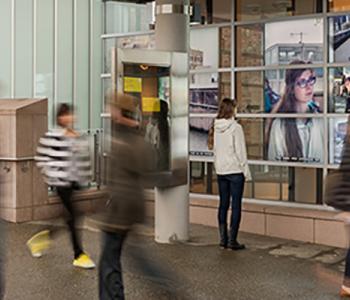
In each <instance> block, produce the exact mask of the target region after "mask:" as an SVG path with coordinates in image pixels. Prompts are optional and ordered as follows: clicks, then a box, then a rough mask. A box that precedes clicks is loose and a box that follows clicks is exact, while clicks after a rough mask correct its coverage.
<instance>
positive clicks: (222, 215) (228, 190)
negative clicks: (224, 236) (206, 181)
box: [217, 173, 245, 244]
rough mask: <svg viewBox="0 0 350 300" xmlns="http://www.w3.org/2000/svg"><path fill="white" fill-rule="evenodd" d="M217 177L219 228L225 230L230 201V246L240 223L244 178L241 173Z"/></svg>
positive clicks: (234, 240) (234, 241)
mask: <svg viewBox="0 0 350 300" xmlns="http://www.w3.org/2000/svg"><path fill="white" fill-rule="evenodd" d="M217 177H218V185H219V195H220V205H219V211H218V221H219V226H220V227H225V228H227V212H228V209H229V207H230V200H231V199H232V203H231V207H232V214H231V224H230V236H229V240H230V243H231V244H232V243H236V242H237V235H238V230H239V225H240V222H241V211H242V197H243V190H244V181H245V178H244V175H243V173H241V174H229V175H218V176H217Z"/></svg>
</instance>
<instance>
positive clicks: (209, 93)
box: [190, 73, 231, 114]
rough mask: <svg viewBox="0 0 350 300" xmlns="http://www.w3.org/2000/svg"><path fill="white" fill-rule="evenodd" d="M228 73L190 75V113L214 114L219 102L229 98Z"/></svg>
mask: <svg viewBox="0 0 350 300" xmlns="http://www.w3.org/2000/svg"><path fill="white" fill-rule="evenodd" d="M230 95H231V74H230V73H219V74H218V73H195V74H191V75H190V112H191V113H214V114H216V112H217V109H218V105H219V100H220V99H223V98H226V97H227V98H230Z"/></svg>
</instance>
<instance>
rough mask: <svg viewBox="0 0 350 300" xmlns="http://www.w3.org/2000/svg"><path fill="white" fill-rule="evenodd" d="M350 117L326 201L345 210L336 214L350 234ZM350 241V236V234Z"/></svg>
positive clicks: (348, 278) (346, 283)
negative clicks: (338, 164)
mask: <svg viewBox="0 0 350 300" xmlns="http://www.w3.org/2000/svg"><path fill="white" fill-rule="evenodd" d="M349 126H350V118H349V119H348V128H347V134H346V137H345V139H344V144H343V152H342V157H341V163H340V166H339V169H338V170H334V171H333V172H331V173H329V174H328V175H327V178H326V189H325V202H326V203H327V204H328V205H330V206H332V207H334V208H336V209H338V210H341V211H343V212H341V213H340V214H338V215H337V216H336V218H337V219H340V220H343V221H344V223H345V226H346V229H347V231H348V234H349V235H350V127H349ZM349 242H350V236H349ZM340 296H341V297H350V246H349V248H348V252H347V255H346V259H345V272H344V279H343V284H342V286H341V289H340Z"/></svg>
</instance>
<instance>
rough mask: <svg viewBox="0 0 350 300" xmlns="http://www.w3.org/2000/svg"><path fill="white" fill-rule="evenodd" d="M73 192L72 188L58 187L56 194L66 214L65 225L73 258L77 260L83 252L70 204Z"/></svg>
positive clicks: (74, 213)
mask: <svg viewBox="0 0 350 300" xmlns="http://www.w3.org/2000/svg"><path fill="white" fill-rule="evenodd" d="M73 190H74V189H73V187H58V188H57V194H58V196H59V197H60V199H61V201H62V204H63V206H64V207H65V208H66V210H67V212H68V216H67V218H66V223H67V226H68V228H69V231H70V235H71V241H72V245H73V250H74V258H77V257H79V255H80V254H82V253H83V250H82V246H81V242H80V239H79V236H78V233H77V230H76V218H77V213H76V211H75V209H74V206H73V203H72V196H73ZM55 232H56V231H55V230H54V231H53V233H55Z"/></svg>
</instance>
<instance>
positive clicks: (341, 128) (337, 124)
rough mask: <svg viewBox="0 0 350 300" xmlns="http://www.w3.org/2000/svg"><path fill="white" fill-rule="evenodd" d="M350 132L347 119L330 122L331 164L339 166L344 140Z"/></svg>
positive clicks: (336, 119) (331, 120)
mask: <svg viewBox="0 0 350 300" xmlns="http://www.w3.org/2000/svg"><path fill="white" fill-rule="evenodd" d="M347 130H348V120H347V118H334V119H330V120H329V163H330V164H339V163H340V162H341V155H342V151H343V145H344V139H345V137H346V133H347Z"/></svg>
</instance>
